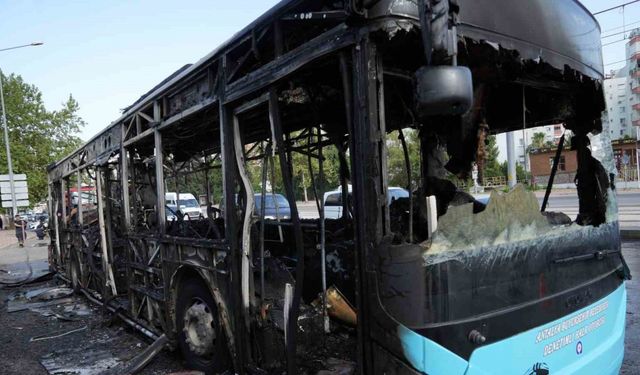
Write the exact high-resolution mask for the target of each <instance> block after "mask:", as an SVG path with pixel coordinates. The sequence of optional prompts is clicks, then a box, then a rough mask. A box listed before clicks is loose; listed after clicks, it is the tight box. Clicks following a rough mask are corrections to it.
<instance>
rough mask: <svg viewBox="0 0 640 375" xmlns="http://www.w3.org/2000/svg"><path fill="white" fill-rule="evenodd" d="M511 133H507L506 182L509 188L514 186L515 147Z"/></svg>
mask: <svg viewBox="0 0 640 375" xmlns="http://www.w3.org/2000/svg"><path fill="white" fill-rule="evenodd" d="M513 133H514V132H508V133H507V173H508V176H507V184H508V185H509V188H513V187H514V186H516V147H515V142H514V140H513Z"/></svg>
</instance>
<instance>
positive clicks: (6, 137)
mask: <svg viewBox="0 0 640 375" xmlns="http://www.w3.org/2000/svg"><path fill="white" fill-rule="evenodd" d="M3 76H4V75H3V74H2V70H0V102H2V128H3V130H4V145H5V147H6V148H7V165H8V168H9V185H10V186H11V217H14V216H15V215H16V214H17V213H18V205H17V203H16V186H15V182H14V180H13V163H12V162H11V147H9V131H8V130H7V107H5V105H4V92H3V90H2V86H3V82H2V77H3Z"/></svg>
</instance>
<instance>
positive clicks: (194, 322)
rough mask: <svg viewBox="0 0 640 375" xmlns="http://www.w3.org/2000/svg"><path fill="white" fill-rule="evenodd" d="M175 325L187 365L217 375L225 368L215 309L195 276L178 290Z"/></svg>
mask: <svg viewBox="0 0 640 375" xmlns="http://www.w3.org/2000/svg"><path fill="white" fill-rule="evenodd" d="M176 328H177V333H178V345H179V347H180V351H181V352H182V355H183V357H184V359H185V360H186V361H187V365H188V366H189V367H191V368H193V369H196V370H200V371H204V372H206V373H207V374H209V373H212V374H217V373H220V372H223V371H224V370H226V369H227V368H228V367H229V363H230V360H229V354H228V353H229V352H228V349H227V347H226V340H225V337H224V333H223V332H222V326H221V325H220V322H219V319H218V309H217V308H216V304H215V302H214V300H213V297H212V296H211V294H210V293H209V290H208V289H207V287H206V286H205V285H204V284H203V283H202V282H201V281H200V280H198V279H194V278H189V279H186V280H185V281H184V282H183V283H182V287H181V289H180V290H179V291H178V297H177V300H176Z"/></svg>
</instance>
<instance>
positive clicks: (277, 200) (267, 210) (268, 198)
mask: <svg viewBox="0 0 640 375" xmlns="http://www.w3.org/2000/svg"><path fill="white" fill-rule="evenodd" d="M253 196H254V199H255V202H256V210H255V214H256V215H260V214H261V213H262V211H261V210H262V194H261V193H255V194H254V195H253ZM264 201H265V206H264V217H265V219H271V220H275V219H276V218H278V219H280V220H287V219H291V206H290V205H289V201H288V200H287V198H285V196H284V195H282V194H272V193H266V194H265V196H264ZM276 204H277V210H276ZM276 211H277V213H276Z"/></svg>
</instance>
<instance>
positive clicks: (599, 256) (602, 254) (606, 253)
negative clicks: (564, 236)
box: [553, 250, 621, 264]
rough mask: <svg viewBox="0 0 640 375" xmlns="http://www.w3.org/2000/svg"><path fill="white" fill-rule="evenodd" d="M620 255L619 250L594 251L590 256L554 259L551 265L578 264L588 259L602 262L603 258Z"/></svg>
mask: <svg viewBox="0 0 640 375" xmlns="http://www.w3.org/2000/svg"><path fill="white" fill-rule="evenodd" d="M620 253H621V252H620V250H601V251H596V252H595V253H592V254H584V255H576V256H572V257H566V258H560V259H554V261H553V263H555V264H558V263H570V262H578V261H581V260H588V259H597V260H602V259H604V258H605V257H608V256H609V255H612V254H620Z"/></svg>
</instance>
